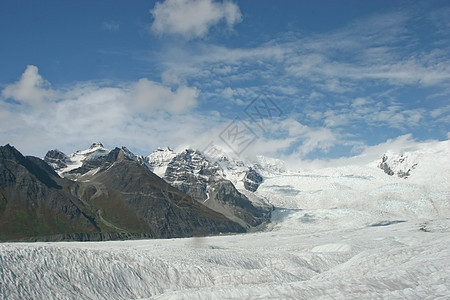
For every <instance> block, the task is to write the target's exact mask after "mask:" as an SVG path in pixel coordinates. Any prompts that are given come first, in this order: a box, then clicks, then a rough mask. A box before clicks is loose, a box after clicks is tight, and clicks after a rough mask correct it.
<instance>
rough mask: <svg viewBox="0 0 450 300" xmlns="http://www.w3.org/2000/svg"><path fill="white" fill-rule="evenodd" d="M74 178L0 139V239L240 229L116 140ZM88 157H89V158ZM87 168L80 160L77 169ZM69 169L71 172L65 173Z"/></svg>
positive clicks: (156, 235) (158, 235)
mask: <svg viewBox="0 0 450 300" xmlns="http://www.w3.org/2000/svg"><path fill="white" fill-rule="evenodd" d="M102 157H103V161H102V162H101V163H100V164H98V166H97V165H95V166H96V168H95V169H90V170H89V171H87V172H85V173H84V174H82V175H80V176H78V177H77V179H79V180H77V181H73V180H70V179H67V178H61V177H60V176H58V174H57V173H55V172H54V171H53V169H52V168H51V167H50V166H49V165H48V164H47V163H45V162H44V161H42V160H40V159H39V158H35V157H24V156H23V155H22V154H20V152H19V151H17V150H16V149H15V148H13V147H11V146H9V145H6V146H4V147H0V196H1V197H0V223H1V225H2V226H1V227H0V239H1V240H17V239H31V240H40V241H46V240H53V241H54V240H109V239H129V238H170V237H187V236H202V235H210V234H219V233H221V232H245V229H244V228H243V227H242V226H240V225H239V224H237V223H235V222H232V221H230V220H229V219H227V218H226V217H225V216H223V215H222V214H219V213H217V212H214V211H213V210H211V209H209V208H207V207H205V206H204V205H201V204H200V203H198V202H197V201H195V200H194V199H192V198H191V197H190V196H188V195H186V194H184V193H183V192H181V191H179V190H177V189H176V188H174V187H172V186H170V185H169V184H167V183H166V182H165V181H164V180H162V179H161V178H159V177H158V176H156V175H155V174H153V173H152V172H151V171H150V170H149V169H148V168H147V167H146V166H144V165H142V163H141V162H139V161H138V160H134V159H132V158H133V157H130V153H127V152H126V151H125V150H124V149H119V148H115V149H114V150H112V151H109V152H108V155H106V156H104V155H102ZM88 164H89V165H92V164H90V162H89V163H88ZM87 169H88V168H83V166H81V171H85V170H87ZM71 175H72V174H71Z"/></svg>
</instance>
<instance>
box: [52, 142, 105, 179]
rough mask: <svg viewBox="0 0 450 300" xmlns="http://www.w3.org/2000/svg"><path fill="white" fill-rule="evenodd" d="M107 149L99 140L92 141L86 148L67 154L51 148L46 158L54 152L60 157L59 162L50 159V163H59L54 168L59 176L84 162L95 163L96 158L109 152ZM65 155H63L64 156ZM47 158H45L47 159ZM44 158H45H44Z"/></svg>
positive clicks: (99, 158)
mask: <svg viewBox="0 0 450 300" xmlns="http://www.w3.org/2000/svg"><path fill="white" fill-rule="evenodd" d="M109 152H110V151H109V150H108V149H106V148H104V147H103V144H102V143H100V142H96V143H93V144H92V145H91V146H90V147H89V148H88V149H86V150H78V151H76V152H74V153H72V154H71V155H69V156H65V154H64V153H62V152H60V151H58V153H56V152H55V150H51V151H49V152H47V155H46V158H47V157H50V156H52V155H53V156H54V154H58V156H59V157H61V159H60V160H61V162H56V161H52V165H55V164H56V165H59V166H60V168H58V169H55V170H56V171H57V173H58V174H59V175H61V176H63V174H65V173H69V172H71V171H74V170H76V169H78V168H81V167H82V166H83V164H84V163H85V162H89V164H91V165H95V162H96V161H98V160H102V159H103V158H104V157H105V156H107V155H108V154H109ZM64 156H65V157H64ZM48 159H49V158H47V160H48ZM44 160H45V159H44ZM77 176H78V175H76V174H74V175H73V177H75V178H76V177H77Z"/></svg>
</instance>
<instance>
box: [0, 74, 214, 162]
mask: <svg viewBox="0 0 450 300" xmlns="http://www.w3.org/2000/svg"><path fill="white" fill-rule="evenodd" d="M198 94H199V92H198V90H197V89H195V88H192V87H187V86H184V85H183V86H178V87H177V88H175V89H173V90H172V89H171V88H170V87H167V86H164V85H162V84H159V83H156V82H153V81H150V80H148V79H145V78H143V79H141V80H139V81H138V82H137V83H128V84H124V83H122V84H118V85H116V86H111V84H110V86H102V85H98V84H95V83H89V82H88V83H83V84H78V85H74V86H72V87H70V88H68V89H65V90H63V89H56V90H53V89H50V87H49V84H48V83H47V82H46V81H45V80H44V79H43V78H42V76H41V75H39V73H38V70H37V68H36V67H33V66H31V67H27V69H26V70H25V72H24V74H23V75H22V77H21V79H20V80H19V81H18V82H16V83H13V84H10V85H8V86H6V87H5V88H4V90H3V92H2V95H3V97H6V98H12V99H14V100H16V101H18V102H19V103H13V102H11V101H0V126H1V130H0V140H1V141H3V142H2V143H5V144H6V143H11V144H13V145H15V146H17V147H18V148H19V149H20V150H21V151H23V152H24V153H26V154H33V155H39V156H43V155H44V154H45V152H46V151H47V150H49V149H48V148H50V147H52V148H53V147H58V148H60V149H61V150H66V151H73V150H74V149H77V148H78V147H82V145H89V143H90V142H92V141H97V140H100V141H102V142H104V143H105V144H106V145H109V146H111V147H114V146H121V145H127V146H129V147H131V148H133V147H134V149H138V150H139V151H140V152H141V153H143V154H146V153H147V152H151V151H153V149H154V148H155V147H157V146H159V145H161V144H162V145H172V146H173V145H177V144H178V143H180V142H183V141H185V140H194V139H196V137H197V136H198V135H199V134H201V133H202V132H205V131H208V130H209V129H210V126H211V124H214V123H215V122H217V120H215V118H211V119H210V118H209V116H207V115H206V116H205V115H202V114H201V113H199V112H197V111H195V110H193V108H194V107H195V106H196V104H197V100H196V98H197V96H198ZM53 95H58V99H57V100H58V101H49V100H52V99H53ZM50 96H52V97H50ZM3 100H5V99H3ZM30 104H32V105H30ZM187 112H189V114H187ZM199 120H204V122H199Z"/></svg>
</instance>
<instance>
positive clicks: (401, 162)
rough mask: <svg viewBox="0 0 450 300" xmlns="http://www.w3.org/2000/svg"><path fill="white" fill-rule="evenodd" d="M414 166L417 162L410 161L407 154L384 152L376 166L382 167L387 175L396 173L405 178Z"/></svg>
mask: <svg viewBox="0 0 450 300" xmlns="http://www.w3.org/2000/svg"><path fill="white" fill-rule="evenodd" d="M416 166H417V163H416V162H413V161H411V160H410V159H409V157H408V156H407V155H403V154H402V155H394V154H389V155H388V154H384V155H383V157H382V158H381V163H380V164H379V165H378V168H380V169H382V170H383V171H384V173H386V174H387V175H389V176H393V175H397V176H398V177H400V178H404V179H406V178H408V177H409V176H410V175H411V171H412V170H414V169H415V168H416Z"/></svg>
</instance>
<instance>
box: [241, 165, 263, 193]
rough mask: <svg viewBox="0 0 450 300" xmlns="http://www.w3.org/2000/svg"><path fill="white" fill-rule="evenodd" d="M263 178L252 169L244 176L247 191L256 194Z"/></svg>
mask: <svg viewBox="0 0 450 300" xmlns="http://www.w3.org/2000/svg"><path fill="white" fill-rule="evenodd" d="M262 182H263V178H262V176H261V175H259V173H258V172H256V171H255V170H254V169H252V168H250V169H249V170H248V171H247V172H246V173H245V176H244V187H245V189H246V190H247V191H250V192H256V190H257V189H258V187H259V185H260V184H261V183H262Z"/></svg>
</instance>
